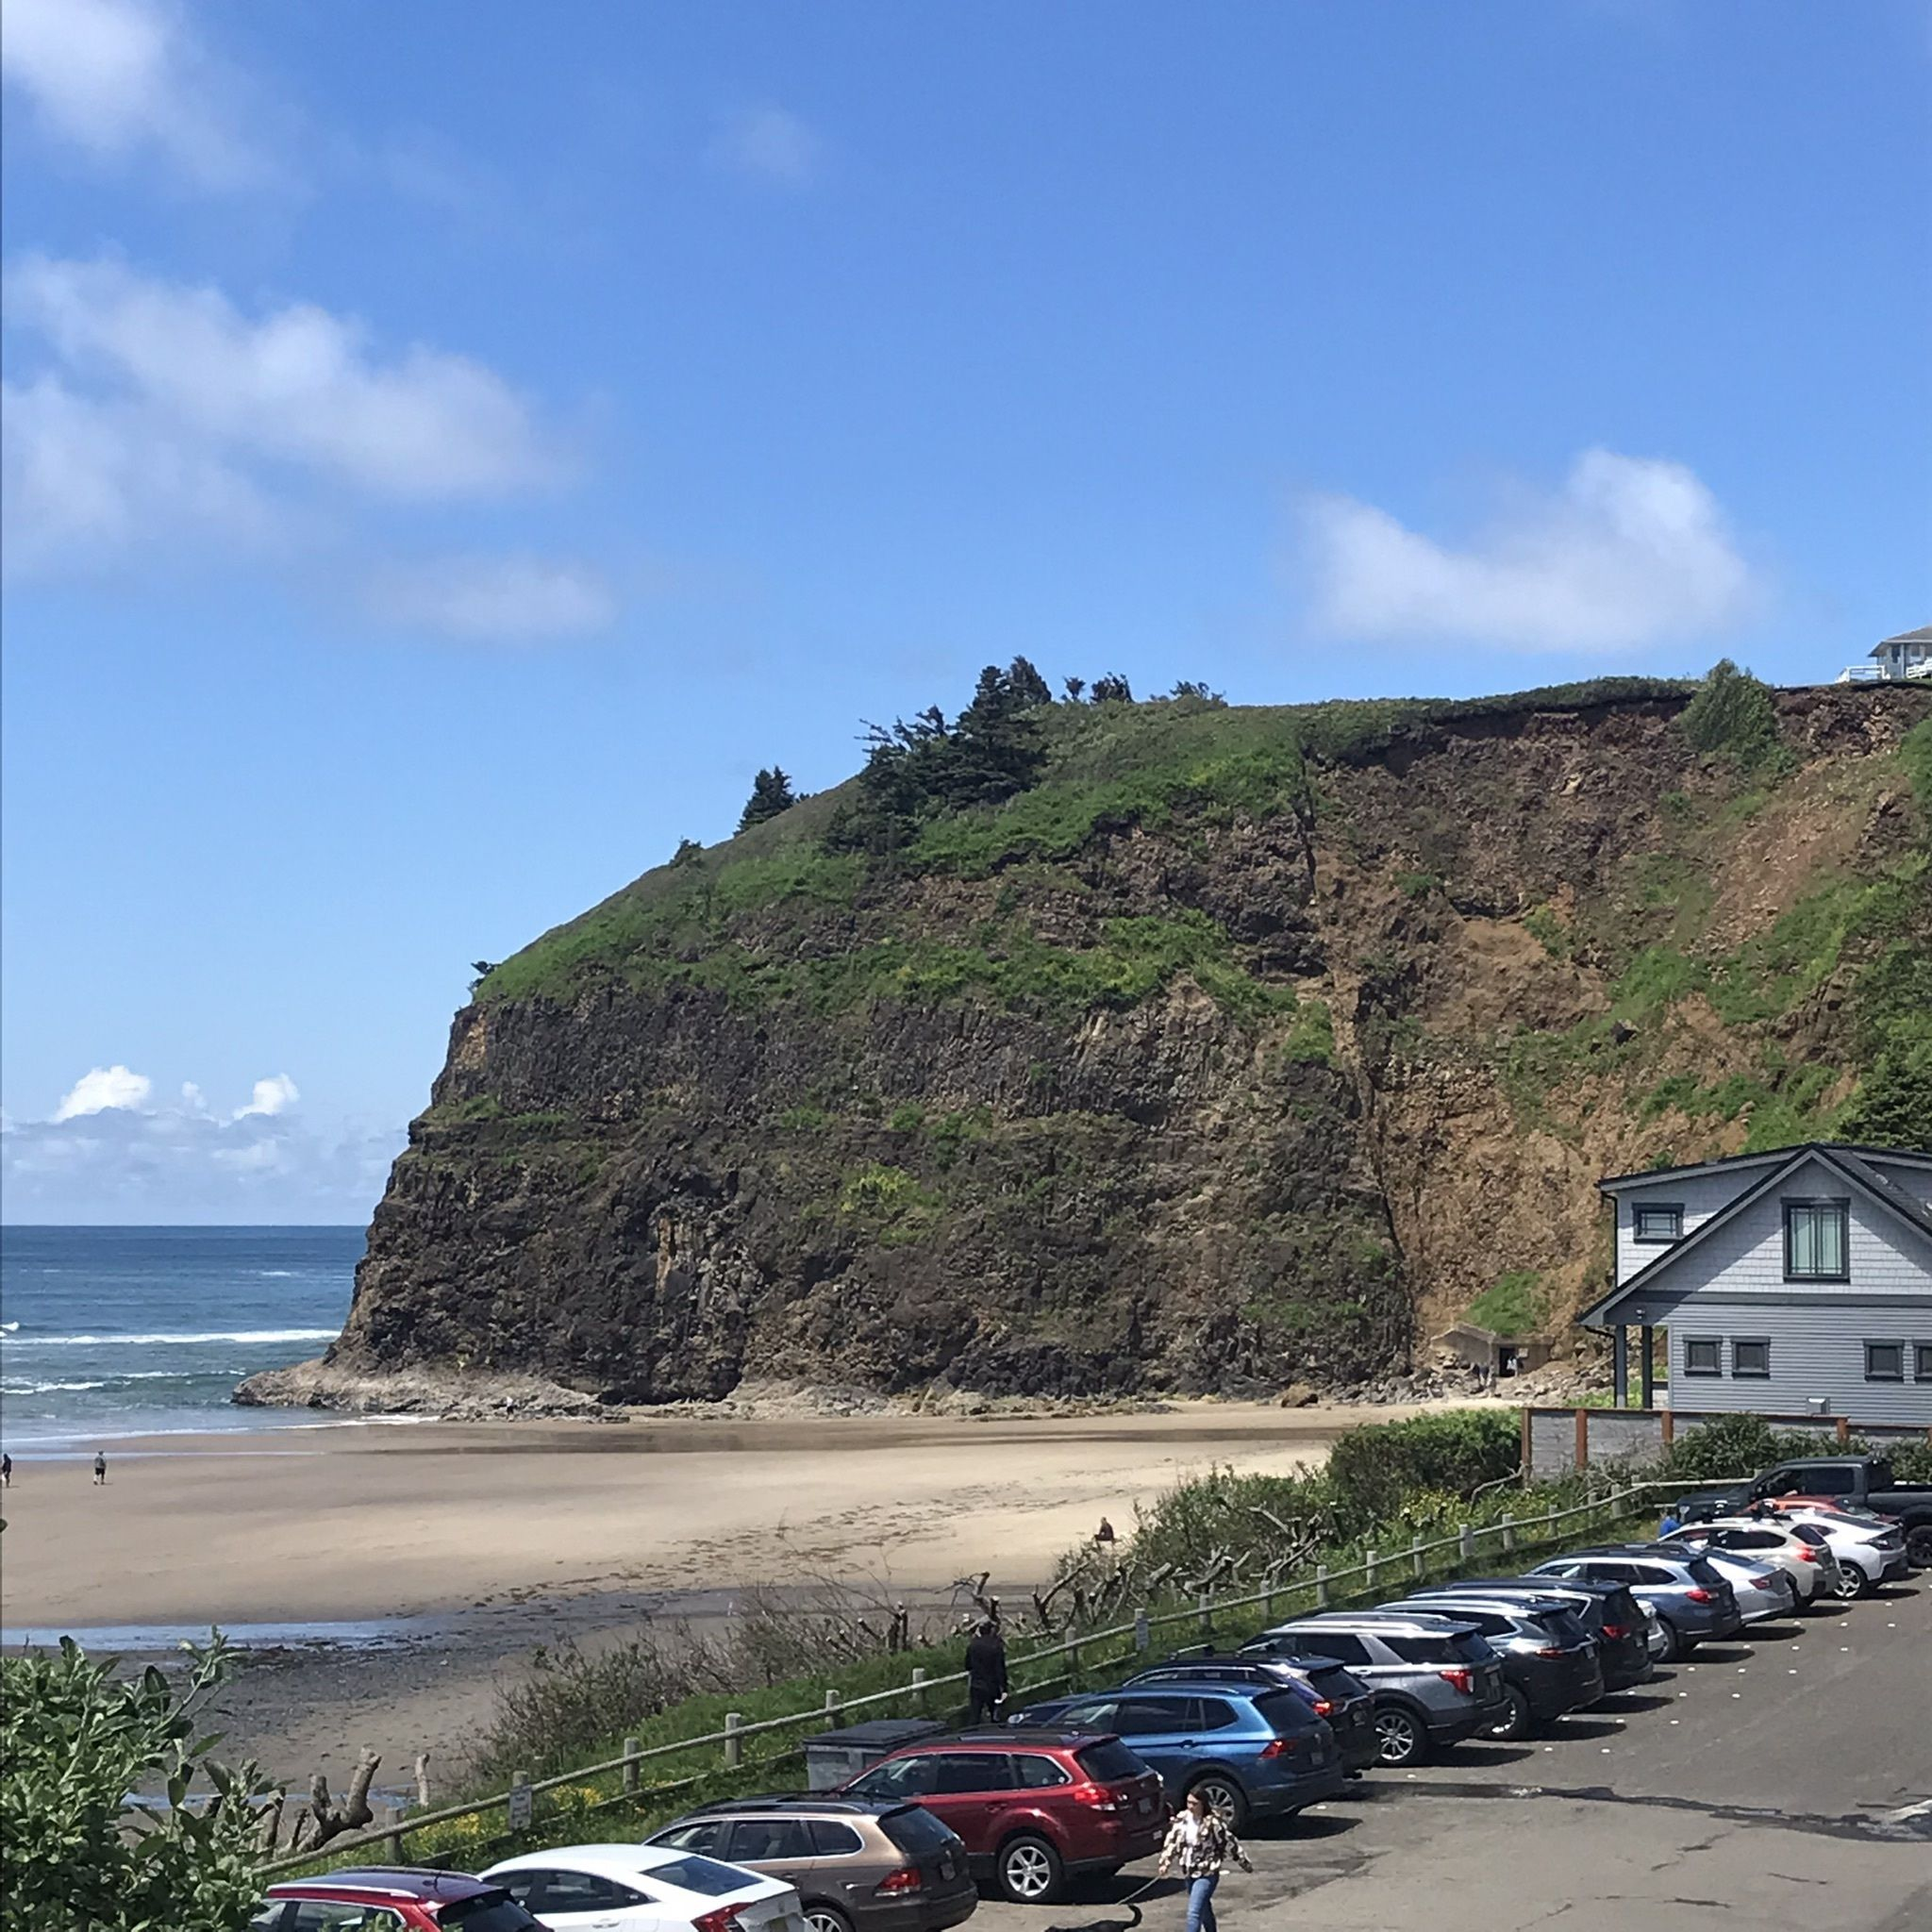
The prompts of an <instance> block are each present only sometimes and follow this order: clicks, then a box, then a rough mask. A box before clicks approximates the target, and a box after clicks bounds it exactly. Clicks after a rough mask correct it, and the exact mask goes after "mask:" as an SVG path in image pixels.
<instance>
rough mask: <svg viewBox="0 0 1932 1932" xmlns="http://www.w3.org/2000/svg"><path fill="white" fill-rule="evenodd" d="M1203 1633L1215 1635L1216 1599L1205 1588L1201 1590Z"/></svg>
mask: <svg viewBox="0 0 1932 1932" xmlns="http://www.w3.org/2000/svg"><path fill="white" fill-rule="evenodd" d="M1201 1635H1202V1636H1203V1637H1212V1636H1213V1635H1214V1599H1213V1598H1212V1597H1211V1596H1209V1595H1208V1592H1207V1591H1205V1590H1204V1591H1202V1592H1201Z"/></svg>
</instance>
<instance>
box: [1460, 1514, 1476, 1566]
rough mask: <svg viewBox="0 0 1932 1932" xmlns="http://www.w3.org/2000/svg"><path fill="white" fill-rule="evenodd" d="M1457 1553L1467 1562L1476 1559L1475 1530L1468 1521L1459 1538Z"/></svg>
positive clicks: (1463, 1526)
mask: <svg viewBox="0 0 1932 1932" xmlns="http://www.w3.org/2000/svg"><path fill="white" fill-rule="evenodd" d="M1457 1556H1458V1557H1461V1559H1462V1560H1463V1561H1464V1562H1465V1563H1473V1562H1474V1561H1475V1531H1474V1529H1472V1528H1471V1527H1470V1526H1469V1524H1466V1523H1465V1524H1463V1525H1462V1534H1461V1536H1460V1537H1459V1538H1458V1539H1457Z"/></svg>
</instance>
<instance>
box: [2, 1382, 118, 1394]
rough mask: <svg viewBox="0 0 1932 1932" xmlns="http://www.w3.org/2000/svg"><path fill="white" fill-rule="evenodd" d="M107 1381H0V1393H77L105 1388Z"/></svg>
mask: <svg viewBox="0 0 1932 1932" xmlns="http://www.w3.org/2000/svg"><path fill="white" fill-rule="evenodd" d="M107 1386H108V1385H107V1384H106V1383H105V1382H0V1395H77V1394H78V1393H79V1392H80V1391H82V1390H83V1389H105V1388H106V1387H107Z"/></svg>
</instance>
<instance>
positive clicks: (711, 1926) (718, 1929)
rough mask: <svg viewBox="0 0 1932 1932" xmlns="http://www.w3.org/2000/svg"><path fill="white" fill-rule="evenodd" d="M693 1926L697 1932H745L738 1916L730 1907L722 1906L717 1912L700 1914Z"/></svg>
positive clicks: (692, 1922) (694, 1920)
mask: <svg viewBox="0 0 1932 1932" xmlns="http://www.w3.org/2000/svg"><path fill="white" fill-rule="evenodd" d="M691 1924H693V1925H695V1926H696V1927H697V1932H744V1926H743V1924H741V1922H740V1920H739V1916H738V1914H737V1913H736V1912H734V1911H733V1910H732V1909H731V1907H729V1906H720V1907H718V1909H717V1910H716V1911H715V1912H700V1913H699V1914H698V1915H697V1917H696V1918H695V1919H693V1920H692V1921H691Z"/></svg>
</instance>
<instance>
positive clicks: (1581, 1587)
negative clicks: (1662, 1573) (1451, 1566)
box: [1424, 1576, 1657, 1691]
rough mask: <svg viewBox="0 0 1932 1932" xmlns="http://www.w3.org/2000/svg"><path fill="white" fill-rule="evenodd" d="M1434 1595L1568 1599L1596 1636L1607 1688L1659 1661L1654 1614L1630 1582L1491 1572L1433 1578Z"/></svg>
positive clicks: (1644, 1677)
mask: <svg viewBox="0 0 1932 1932" xmlns="http://www.w3.org/2000/svg"><path fill="white" fill-rule="evenodd" d="M1424 1594H1426V1595H1428V1596H1437V1597H1443V1596H1452V1597H1453V1596H1463V1595H1472V1596H1507V1597H1540V1598H1541V1599H1542V1600H1543V1601H1544V1602H1546V1603H1547V1602H1556V1603H1561V1604H1566V1605H1568V1606H1569V1607H1570V1608H1571V1609H1573V1610H1574V1611H1575V1613H1576V1620H1577V1622H1578V1623H1580V1624H1582V1625H1583V1627H1584V1628H1585V1629H1586V1630H1587V1631H1588V1632H1589V1633H1590V1634H1591V1636H1592V1637H1594V1638H1595V1639H1596V1644H1597V1661H1598V1662H1599V1663H1600V1664H1601V1665H1602V1666H1603V1674H1604V1689H1605V1690H1606V1691H1628V1690H1630V1689H1631V1688H1632V1687H1633V1686H1634V1685H1638V1684H1647V1683H1649V1682H1650V1680H1651V1678H1652V1677H1653V1676H1654V1675H1655V1674H1656V1672H1657V1666H1656V1664H1654V1663H1653V1662H1652V1661H1651V1656H1650V1638H1649V1629H1650V1620H1649V1618H1648V1617H1646V1616H1645V1615H1644V1612H1643V1606H1642V1605H1641V1604H1640V1603H1639V1602H1638V1601H1637V1599H1636V1598H1635V1597H1634V1596H1632V1595H1631V1594H1630V1586H1629V1585H1628V1584H1626V1583H1590V1582H1586V1581H1585V1580H1584V1579H1583V1578H1582V1577H1580V1576H1486V1577H1477V1578H1473V1579H1470V1580H1468V1581H1457V1582H1455V1583H1432V1584H1431V1585H1430V1586H1429V1588H1428V1590H1427V1591H1425V1592H1424Z"/></svg>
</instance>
